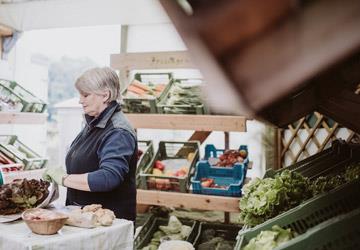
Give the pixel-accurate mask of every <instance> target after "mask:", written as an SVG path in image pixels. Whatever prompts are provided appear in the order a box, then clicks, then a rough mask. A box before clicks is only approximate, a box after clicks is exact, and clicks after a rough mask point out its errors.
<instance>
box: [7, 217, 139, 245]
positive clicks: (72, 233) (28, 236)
mask: <svg viewBox="0 0 360 250" xmlns="http://www.w3.org/2000/svg"><path fill="white" fill-rule="evenodd" d="M133 227H134V226H133V223H132V222H131V221H127V220H122V219H116V220H115V221H114V223H113V225H112V226H109V227H97V228H92V229H85V228H78V227H70V226H64V227H63V228H62V229H61V230H60V231H59V232H58V233H57V234H54V235H38V234H34V233H32V232H31V230H30V229H29V228H28V227H27V225H26V224H25V222H23V221H16V222H12V223H1V224H0V250H24V249H26V250H30V249H31V250H33V249H34V250H35V249H36V250H40V249H41V250H45V249H48V250H55V249H56V250H58V249H62V250H72V249H74V250H75V249H76V250H78V249H79V250H82V249H84V250H85V249H86V250H90V249H94V250H110V249H124V250H132V249H133V242H134V241H133V237H134V228H133Z"/></svg>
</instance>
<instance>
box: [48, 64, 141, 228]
mask: <svg viewBox="0 0 360 250" xmlns="http://www.w3.org/2000/svg"><path fill="white" fill-rule="evenodd" d="M75 86H76V89H77V90H78V91H79V93H80V101H79V103H80V104H81V105H82V107H83V109H84V113H85V120H86V125H85V127H84V129H83V130H82V131H81V132H80V133H79V135H78V136H77V137H76V138H75V140H74V141H73V142H72V144H71V146H70V149H69V151H68V153H67V156H66V161H65V163H66V172H65V170H64V169H63V168H49V169H47V170H46V171H45V175H44V178H45V179H50V178H51V179H52V180H54V181H55V182H56V183H58V184H60V185H63V186H65V187H67V188H68V189H67V198H66V205H80V206H83V205H89V204H101V205H102V206H103V207H104V208H108V209H111V210H113V211H114V213H115V215H116V217H117V218H124V219H128V220H132V221H134V220H135V217H136V184H135V171H136V163H137V139H136V134H135V131H134V129H133V128H132V127H131V125H130V124H129V122H128V120H127V119H126V118H125V116H124V114H123V113H122V111H121V109H120V106H119V104H118V102H117V100H118V99H119V98H120V85H119V78H118V76H117V74H116V73H115V72H114V71H113V70H112V69H111V68H108V67H105V68H94V69H90V70H88V71H86V72H85V73H84V74H83V75H81V76H80V77H79V78H78V79H77V81H76V83H75Z"/></svg>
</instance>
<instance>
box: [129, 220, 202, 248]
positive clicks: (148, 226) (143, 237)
mask: <svg viewBox="0 0 360 250" xmlns="http://www.w3.org/2000/svg"><path fill="white" fill-rule="evenodd" d="M178 219H179V220H180V222H181V223H182V224H183V225H187V226H190V227H191V232H190V235H189V236H188V237H187V239H186V241H188V242H190V243H191V244H192V243H193V242H194V240H195V237H196V236H197V233H198V227H199V222H197V221H194V220H187V219H181V218H178ZM168 223H169V218H160V217H156V216H154V215H152V216H150V217H149V218H148V220H147V221H146V222H145V224H144V225H143V226H142V228H141V230H140V232H139V234H138V235H137V236H136V238H135V240H134V245H135V246H134V249H137V250H138V249H142V248H143V247H145V246H146V245H147V244H149V243H150V241H151V238H152V236H153V235H154V233H155V232H156V231H157V230H158V228H159V226H165V225H167V224H168Z"/></svg>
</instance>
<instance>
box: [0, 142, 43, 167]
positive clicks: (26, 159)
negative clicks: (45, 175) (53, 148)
mask: <svg viewBox="0 0 360 250" xmlns="http://www.w3.org/2000/svg"><path fill="white" fill-rule="evenodd" d="M9 145H10V146H11V147H9ZM0 151H1V152H2V153H3V154H5V155H6V156H7V157H9V158H10V159H11V160H13V161H15V162H18V163H23V164H24V170H32V169H40V168H43V167H45V164H46V162H47V159H46V158H44V157H41V156H40V155H39V154H37V153H36V152H34V151H33V150H32V149H31V148H29V147H27V146H26V145H24V144H23V143H22V142H21V141H20V140H19V139H18V138H17V136H16V135H0Z"/></svg>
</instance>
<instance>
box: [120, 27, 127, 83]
mask: <svg viewBox="0 0 360 250" xmlns="http://www.w3.org/2000/svg"><path fill="white" fill-rule="evenodd" d="M128 30H129V26H128V25H121V37H120V41H121V44H120V53H126V52H127V44H128ZM119 70H120V72H119V73H120V75H119V78H120V89H121V90H123V89H124V88H125V87H126V86H127V85H128V83H129V70H128V69H126V68H120V69H119Z"/></svg>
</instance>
